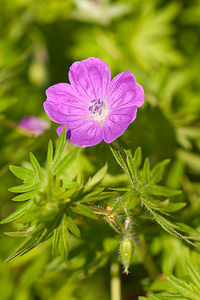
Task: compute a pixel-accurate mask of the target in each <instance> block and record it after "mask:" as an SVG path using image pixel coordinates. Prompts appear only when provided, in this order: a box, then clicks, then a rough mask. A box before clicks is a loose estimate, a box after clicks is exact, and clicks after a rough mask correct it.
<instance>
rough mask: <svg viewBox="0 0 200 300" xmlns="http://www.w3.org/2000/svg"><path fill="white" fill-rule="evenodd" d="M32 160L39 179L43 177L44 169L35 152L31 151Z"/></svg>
mask: <svg viewBox="0 0 200 300" xmlns="http://www.w3.org/2000/svg"><path fill="white" fill-rule="evenodd" d="M30 162H31V165H32V167H33V171H34V173H35V174H36V176H37V177H38V178H39V179H42V171H41V167H40V164H39V162H38V160H37V158H36V157H35V155H34V154H33V153H31V152H30Z"/></svg>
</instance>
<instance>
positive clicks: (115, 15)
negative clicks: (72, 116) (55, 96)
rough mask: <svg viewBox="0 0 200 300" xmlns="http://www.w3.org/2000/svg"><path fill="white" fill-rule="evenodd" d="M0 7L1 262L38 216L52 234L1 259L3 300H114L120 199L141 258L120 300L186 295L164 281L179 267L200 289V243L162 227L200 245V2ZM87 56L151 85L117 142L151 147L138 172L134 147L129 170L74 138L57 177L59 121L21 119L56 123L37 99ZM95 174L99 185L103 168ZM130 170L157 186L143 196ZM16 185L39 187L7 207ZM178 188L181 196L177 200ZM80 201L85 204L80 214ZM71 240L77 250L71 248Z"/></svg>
mask: <svg viewBox="0 0 200 300" xmlns="http://www.w3.org/2000/svg"><path fill="white" fill-rule="evenodd" d="M0 7H1V9H0V36H1V39H0V85H1V91H0V141H1V143H0V192H1V193H0V194H1V197H0V219H1V220H2V225H1V226H0V229H1V231H2V232H4V233H5V234H6V235H7V236H5V235H4V234H0V243H1V245H2V247H0V258H1V260H2V261H4V260H5V258H6V257H7V256H8V253H12V252H13V251H14V250H13V249H16V248H17V247H19V243H20V242H22V241H24V242H25V241H27V239H29V238H31V236H32V235H33V233H34V231H36V229H37V227H38V226H39V225H44V227H39V228H38V232H39V231H40V232H41V234H40V239H41V240H44V241H45V240H46V242H45V243H43V244H42V245H40V247H35V248H34V249H33V250H32V251H30V252H28V253H27V254H26V255H24V256H21V257H18V258H17V259H16V260H13V261H12V262H11V263H9V264H0V277H1V279H2V280H1V281H0V291H1V297H0V298H1V300H10V299H12V300H36V299H37V300H43V299H49V300H57V299H58V300H64V299H72V300H81V299H84V300H91V299H92V300H93V299H105V300H109V299H111V297H112V295H110V290H109V287H110V284H109V280H110V281H111V282H112V276H109V268H110V265H112V264H113V261H114V263H115V260H116V259H117V253H119V245H120V242H121V241H122V239H123V238H124V236H125V235H126V233H127V232H126V230H125V222H126V220H127V215H126V213H125V211H124V207H125V209H126V210H127V212H128V215H129V217H130V219H131V225H130V228H129V236H130V237H131V238H132V239H133V242H134V249H135V253H134V256H133V260H132V262H131V264H130V266H129V270H130V272H131V273H130V274H129V275H128V276H126V275H121V276H122V279H123V280H122V297H121V298H122V299H123V300H124V299H129V298H130V299H138V297H139V295H143V297H140V299H144V298H145V297H146V298H147V299H148V300H149V299H189V298H188V297H187V296H186V295H182V296H180V292H179V290H177V289H176V290H175V288H174V287H173V285H172V284H171V283H170V282H169V281H168V280H165V279H164V278H165V276H166V275H169V276H171V275H170V274H173V276H175V278H176V279H178V280H181V281H184V282H185V283H187V284H189V285H190V284H191V283H192V284H195V283H194V282H193V281H192V280H191V278H192V277H191V278H189V275H188V272H189V271H188V267H187V262H188V261H190V260H191V261H192V265H193V266H194V267H195V269H196V270H197V271H198V272H199V270H198V264H199V248H198V247H192V246H191V245H189V244H188V243H185V242H184V241H183V240H182V238H181V239H177V237H176V236H174V235H172V234H174V232H171V233H172V234H170V235H169V234H168V232H166V230H168V227H169V228H170V229H171V230H172V229H173V230H175V231H176V235H177V233H180V234H181V235H182V236H185V237H186V238H188V237H190V236H191V237H192V238H193V239H195V240H196V242H195V244H199V212H200V183H199V182H200V156H199V150H200V123H199V117H200V102H199V98H200V88H199V87H200V85H199V69H200V56H199V47H200V43H199V22H200V18H199V16H200V1H199V0H192V1H186V0H183V1H178V0H173V1H172V0H170V1H167V0H163V1H158V0H143V1H139V0H133V1H132V0H88V1H87V0H78V1H75V0H65V1H61V0H48V1H47V0H44V1H40V0H29V1H21V0H12V1H7V0H0ZM89 56H96V57H99V58H101V59H103V60H104V61H105V62H107V63H108V64H109V66H110V69H111V73H112V77H114V76H115V75H117V74H118V73H119V72H122V71H125V70H130V71H132V72H133V73H134V75H135V77H136V80H137V82H139V83H140V84H141V85H142V86H143V87H144V91H145V103H144V105H143V106H142V107H141V108H140V109H139V110H138V114H137V118H136V120H135V121H134V123H133V124H132V125H131V126H129V128H128V129H127V130H126V132H125V133H124V134H123V136H122V137H121V138H120V142H121V143H122V144H123V145H126V147H125V148H128V149H131V150H135V149H136V148H137V147H138V146H139V145H141V146H142V152H143V156H144V157H146V156H148V157H149V158H146V159H144V160H142V163H141V165H140V167H139V175H138V174H137V172H135V170H134V168H133V166H132V158H131V155H132V154H131V153H130V155H129V158H128V160H129V162H127V158H126V156H127V155H126V153H125V152H124V151H123V150H122V151H121V152H120V154H119V155H121V156H122V160H121V161H120V163H121V164H122V165H123V164H124V163H125V168H127V170H126V171H127V172H126V171H124V172H121V169H120V167H118V166H117V164H116V163H115V160H114V159H113V157H112V153H111V151H110V150H109V147H107V145H106V144H105V143H101V144H99V145H97V146H94V147H88V148H86V149H82V151H80V150H78V148H74V147H73V145H71V144H70V143H66V146H64V150H63V155H62V157H60V160H59V161H57V163H56V164H57V165H55V166H54V168H55V169H56V168H58V166H59V164H60V167H61V169H60V168H59V169H58V173H57V174H56V175H55V174H54V172H55V171H54V172H53V166H52V161H53V159H54V158H55V149H53V144H54V143H56V141H57V135H56V125H55V124H54V125H53V123H52V127H51V129H50V130H48V131H46V132H45V133H44V134H43V135H42V136H39V137H33V136H29V135H27V134H28V133H27V132H22V131H20V130H19V128H18V124H19V122H20V120H21V119H22V118H23V117H25V116H29V115H36V116H41V117H42V118H47V116H46V115H45V113H44V110H43V106H42V103H43V101H44V100H45V90H46V88H48V87H49V86H50V85H53V84H55V83H58V82H66V81H67V82H68V79H67V70H68V69H69V67H70V65H71V64H72V63H73V62H74V61H75V60H81V59H85V58H87V57H89ZM49 139H51V141H52V142H51V141H50V142H49V148H48V155H47V156H48V158H47V160H46V150H47V149H46V147H47V144H48V141H49ZM63 142H64V143H65V141H63ZM29 152H33V153H34V155H35V157H36V158H37V160H38V161H39V163H40V165H41V167H40V168H39V169H38V175H36V173H37V171H36V169H37V162H36V161H35V159H34V158H33V157H32V158H31V159H32V162H33V165H34V166H35V167H36V169H34V168H33V166H32V165H31V163H30V162H27V153H29ZM76 152H78V153H76ZM129 152H130V151H129ZM70 153H71V154H70ZM68 154H69V156H68ZM127 154H128V153H127ZM137 154H140V153H139V152H138V153H137ZM70 155H72V156H75V157H76V158H75V159H74V160H73V162H72V164H68V162H69V161H70V157H71V156H70ZM65 157H66V158H65ZM166 158H170V160H171V163H170V164H168V160H166ZM63 159H64V161H63V163H61V161H62V160H63ZM119 160H120V156H119ZM106 162H108V166H109V168H108V169H107V166H106V165H105V164H106ZM138 162H139V160H138ZM160 162H161V164H162V166H163V171H161V169H160V166H159V164H160ZM150 163H151V167H150ZM35 164H36V165H35ZM134 164H135V162H134ZM166 165H167V168H166V169H165V166H166ZM17 166H20V167H17ZM62 166H63V169H62ZM103 166H104V167H103ZM127 166H128V167H127ZM102 167H103V168H102ZM9 168H10V170H11V172H12V173H14V175H15V176H16V177H14V176H13V175H12V174H11V172H9V171H8V170H9ZM154 168H155V169H154ZM157 168H158V169H157ZM164 169H165V170H164ZM99 170H102V172H100V173H101V174H100V175H102V177H101V176H100V177H99V180H100V181H101V180H102V181H101V185H99V183H100V181H99V182H98V178H97V177H96V175H95V174H97V173H98V172H99ZM131 170H132V171H131ZM153 170H154V172H153ZM158 170H159V172H158ZM40 172H41V173H40ZM130 172H133V174H134V176H136V177H137V176H138V179H140V178H143V180H144V182H147V183H149V182H150V174H151V176H152V177H154V178H155V179H153V181H152V182H151V183H149V186H151V190H150V189H148V191H146V190H145V191H144V192H143V196H144V195H145V196H148V198H147V199H146V197H141V188H142V185H143V183H142V182H139V181H138V179H137V183H138V187H140V197H138V192H137V191H136V190H134V189H133V183H132V180H133V178H132V175H131V174H132V173H130ZM152 172H153V173H154V175H152ZM39 174H40V175H39ZM103 175H105V176H104V177H103ZM163 175H164V176H163ZM40 176H41V179H40ZM130 176H131V177H130ZM162 176H163V177H162ZM33 178H34V179H33ZM56 178H57V179H56ZM100 178H101V179H100ZM20 180H22V181H23V182H22V186H20V185H19V184H20ZM91 180H92V181H91ZM154 180H155V182H154ZM49 182H50V186H51V187H52V190H51V191H50V190H49V189H48V185H49ZM92 182H93V183H95V184H94V185H93V184H92ZM90 183H91V185H90ZM15 186H17V187H16V188H14V190H15V191H19V190H22V191H23V190H27V189H28V190H29V189H30V191H24V192H20V193H18V194H16V195H13V199H12V200H14V202H11V201H10V199H11V197H12V196H11V193H10V192H8V191H7V190H8V189H9V188H10V187H15ZM152 186H154V187H153V188H152ZM155 186H156V187H155ZM105 187H110V188H111V189H112V190H111V189H109V190H108V189H106V190H105ZM62 188H63V190H62V191H61V190H60V193H58V190H59V189H62ZM113 189H114V190H113ZM130 190H131V191H130ZM176 190H177V191H180V190H181V191H183V192H182V194H178V195H175V196H170V195H172V194H173V193H174V191H176ZM48 191H49V193H48ZM150 193H153V194H150ZM158 193H160V194H161V195H157V194H158ZM175 193H176V192H175ZM177 193H178V192H177ZM155 194H156V195H155ZM163 194H165V195H166V194H168V195H169V196H163ZM81 197H82V198H81ZM140 198H141V199H140ZM169 198H170V199H169ZM78 199H79V200H80V201H79V200H78ZM72 200H73V201H72ZM145 200H146V202H145ZM20 202H21V203H20ZM78 203H80V204H81V205H84V208H85V207H86V210H87V212H85V210H84V209H83V210H84V212H83V210H82V214H79V213H76V212H74V211H72V209H74V208H75V209H77V207H78V205H77V204H78ZM145 204H146V205H145ZM65 205H66V206H69V208H68V210H67V213H66V214H64V215H65V222H66V226H67V229H68V233H66V235H64V236H62V232H63V231H62V229H61V227H60V225H61V224H62V220H63V218H62V217H63V213H61V215H60V216H58V219H57V218H56V216H57V214H59V212H60V211H61V208H63V206H65ZM78 210H79V211H80V208H78ZM29 213H30V215H29ZM84 213H85V214H88V216H89V214H90V215H92V216H93V217H94V215H96V216H98V220H97V219H93V218H90V217H88V216H87V217H86V216H84V215H83V214H84ZM155 214H156V217H155V216H154V215H155ZM29 216H31V217H29ZM51 218H52V220H53V221H51V220H50V219H51ZM159 222H160V224H161V226H159V225H158V224H157V223H159ZM166 222H167V223H166ZM168 222H170V224H169V223H168ZM57 223H58V225H56V224H57ZM51 224H52V226H55V229H54V230H53V229H52V228H51V226H50V225H51ZM186 224H187V225H186ZM109 225H110V226H109ZM162 226H164V229H165V230H163V228H162ZM173 226H177V227H178V228H177V227H173ZM58 228H59V230H58ZM45 229H46V231H45ZM64 229H65V228H64ZM180 229H181V230H180ZM113 230H114V231H113ZM182 230H184V231H185V232H184V231H182ZM50 231H52V233H51V238H49V237H48V234H49V233H50ZM55 232H57V233H59V235H56V233H55ZM80 232H81V238H80ZM35 234H36V235H35V237H34V236H33V239H32V244H31V241H30V243H29V245H28V244H27V245H28V247H30V248H31V247H33V246H35V245H36V244H39V243H40V242H41V240H40V239H36V237H37V232H35ZM54 234H55V240H54V238H53V237H54ZM65 236H66V239H65V240H63V239H62V237H65ZM77 237H79V238H77ZM34 238H35V239H34ZM60 238H61V239H60ZM193 239H187V240H188V241H193ZM53 240H54V247H53V248H54V250H53V249H52V244H53ZM56 240H57V242H56ZM66 240H67V243H68V247H69V249H67V246H66V247H64V245H67V243H66ZM24 247H26V245H24ZM21 249H22V251H25V248H24V250H23V247H22V248H21ZM65 249H66V250H65ZM117 249H118V250H117ZM64 251H65V252H64ZM52 252H53V254H54V257H52ZM67 252H68V255H69V257H68V259H67V263H66V261H65V257H64V255H65V254H66V255H67ZM160 273H162V275H161V276H160V275H158V274H160ZM164 274H165V275H164ZM116 276H118V277H120V274H118V275H116ZM173 279H174V278H173ZM195 286H196V287H197V285H195Z"/></svg>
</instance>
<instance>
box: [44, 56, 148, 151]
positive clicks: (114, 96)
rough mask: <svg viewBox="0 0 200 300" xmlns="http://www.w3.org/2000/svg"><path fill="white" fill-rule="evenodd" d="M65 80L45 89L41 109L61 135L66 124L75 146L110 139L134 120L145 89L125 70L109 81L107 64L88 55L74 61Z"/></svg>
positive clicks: (91, 144) (107, 141) (108, 140)
mask: <svg viewBox="0 0 200 300" xmlns="http://www.w3.org/2000/svg"><path fill="white" fill-rule="evenodd" d="M69 80H70V83H71V84H68V83H58V84H55V85H53V86H51V87H49V88H48V89H47V91H46V95H47V100H46V101H45V102H44V109H45V111H46V113H47V115H48V116H49V117H50V118H51V119H52V120H53V121H54V122H56V123H59V124H62V126H60V127H58V129H57V133H58V134H59V135H60V134H61V132H62V130H63V127H64V126H66V128H67V131H68V135H67V138H69V141H70V142H72V143H74V144H75V145H77V146H82V147H87V146H93V145H96V144H98V143H100V142H101V141H102V140H104V141H105V142H106V143H111V142H112V141H114V140H115V139H116V138H118V137H119V136H120V135H122V134H123V132H124V131H125V130H126V129H127V127H128V126H129V125H130V124H131V123H132V122H133V121H134V120H135V118H136V114H137V108H138V107H140V106H141V105H142V104H143V102H144V91H143V88H142V86H141V85H139V84H138V83H137V82H136V80H135V77H134V75H133V74H132V73H131V72H129V71H125V72H122V73H120V74H118V75H117V76H116V77H114V78H113V79H112V81H111V72H110V69H109V67H108V65H107V64H106V63H105V62H103V61H102V60H100V59H98V58H95V57H90V58H88V59H86V60H83V61H80V62H75V63H73V64H72V66H71V67H70V70H69Z"/></svg>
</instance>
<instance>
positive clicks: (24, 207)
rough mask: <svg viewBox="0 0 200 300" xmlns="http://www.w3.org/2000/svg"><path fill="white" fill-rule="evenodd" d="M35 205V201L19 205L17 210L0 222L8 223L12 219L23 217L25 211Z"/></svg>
mask: <svg viewBox="0 0 200 300" xmlns="http://www.w3.org/2000/svg"><path fill="white" fill-rule="evenodd" d="M32 206H33V201H29V202H26V203H25V204H23V205H22V206H21V207H19V208H18V209H17V210H16V211H15V212H13V213H12V214H10V215H9V216H8V217H7V218H5V219H3V220H2V221H1V222H0V223H1V224H6V223H9V222H12V221H15V220H17V219H19V218H20V217H22V216H23V215H24V214H25V212H26V211H27V210H28V209H29V208H31V207H32Z"/></svg>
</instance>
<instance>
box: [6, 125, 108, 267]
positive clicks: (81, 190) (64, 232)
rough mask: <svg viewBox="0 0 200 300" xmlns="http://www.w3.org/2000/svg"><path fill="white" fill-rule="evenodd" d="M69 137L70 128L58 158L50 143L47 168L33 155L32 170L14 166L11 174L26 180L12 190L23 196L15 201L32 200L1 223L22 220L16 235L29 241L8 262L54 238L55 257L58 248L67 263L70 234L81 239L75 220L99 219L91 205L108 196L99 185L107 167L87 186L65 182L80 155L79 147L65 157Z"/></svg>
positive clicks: (59, 143)
mask: <svg viewBox="0 0 200 300" xmlns="http://www.w3.org/2000/svg"><path fill="white" fill-rule="evenodd" d="M65 137H66V129H65V128H64V130H63V132H62V134H61V136H60V138H59V140H58V143H57V146H56V150H55V154H54V155H53V146H52V142H51V141H50V142H49V145H48V151H47V164H46V168H45V169H42V168H41V166H40V164H39V162H38V160H37V159H36V157H35V156H34V155H33V154H32V153H30V162H31V166H32V170H31V169H27V168H22V167H17V166H10V170H11V172H12V173H13V174H14V175H16V176H17V177H18V178H20V179H23V181H24V183H23V184H22V185H19V186H16V187H13V188H10V189H9V191H10V192H14V193H21V194H20V195H18V196H15V197H14V198H13V199H12V200H14V201H27V200H28V201H27V202H26V203H25V204H24V205H22V206H21V207H19V208H18V209H17V210H16V211H15V212H14V213H12V214H11V215H10V216H8V217H7V218H5V219H4V220H2V221H1V224H6V223H9V222H12V221H18V222H19V223H21V224H23V225H22V227H21V228H20V229H19V230H18V231H17V232H15V233H12V235H15V236H17V235H18V234H19V233H20V232H22V231H23V235H24V236H26V237H27V239H26V240H25V241H24V242H23V243H22V245H21V246H20V247H19V248H18V249H17V250H16V251H15V252H14V253H13V254H12V255H11V256H9V257H8V259H7V260H6V262H9V261H11V260H13V259H14V258H15V257H17V256H21V255H24V254H25V253H27V252H28V251H30V250H32V249H33V248H35V247H36V246H38V245H39V244H40V243H42V242H44V241H46V240H48V239H49V238H50V237H51V236H53V240H52V253H53V254H55V252H56V249H57V248H58V251H59V253H60V255H61V256H62V258H63V259H64V260H67V258H68V248H69V246H68V243H69V242H68V240H69V236H70V233H69V231H70V232H71V233H72V234H73V235H74V236H76V237H80V230H79V228H78V227H77V225H76V223H75V221H74V220H73V219H74V216H75V215H82V216H86V217H89V218H92V219H97V216H96V215H95V213H94V212H93V211H92V210H91V208H90V207H88V206H87V203H89V202H90V201H93V196H95V197H96V198H95V200H96V199H98V195H99V194H100V195H101V197H104V192H103V190H104V189H102V188H98V186H97V185H98V184H99V182H100V181H101V180H102V179H103V177H104V175H105V172H106V170H107V165H106V166H105V167H103V168H102V169H101V170H100V171H98V172H97V173H96V175H94V176H93V177H92V178H90V179H89V180H88V182H87V183H86V184H85V185H84V186H80V185H79V184H77V183H76V181H68V180H67V181H66V182H65V179H61V177H60V176H62V175H63V173H64V172H65V170H66V169H67V167H70V165H71V164H72V163H74V162H75V160H76V158H77V155H78V152H79V148H78V147H77V148H75V149H73V150H72V151H70V152H69V153H68V154H66V155H65V156H64V157H62V154H63V151H64V149H65V146H66V139H65ZM27 182H28V183H27ZM67 186H68V187H67ZM110 194H111V193H107V194H106V195H105V197H106V196H108V195H109V196H110ZM85 199H87V203H85V201H84V204H82V203H81V202H83V200H85ZM25 214H27V217H26V216H25V218H24V219H23V216H24V215H25ZM72 217H73V218H72ZM68 229H69V231H68Z"/></svg>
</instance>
